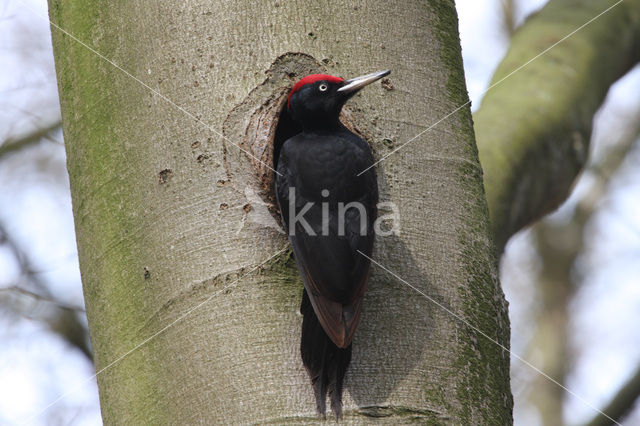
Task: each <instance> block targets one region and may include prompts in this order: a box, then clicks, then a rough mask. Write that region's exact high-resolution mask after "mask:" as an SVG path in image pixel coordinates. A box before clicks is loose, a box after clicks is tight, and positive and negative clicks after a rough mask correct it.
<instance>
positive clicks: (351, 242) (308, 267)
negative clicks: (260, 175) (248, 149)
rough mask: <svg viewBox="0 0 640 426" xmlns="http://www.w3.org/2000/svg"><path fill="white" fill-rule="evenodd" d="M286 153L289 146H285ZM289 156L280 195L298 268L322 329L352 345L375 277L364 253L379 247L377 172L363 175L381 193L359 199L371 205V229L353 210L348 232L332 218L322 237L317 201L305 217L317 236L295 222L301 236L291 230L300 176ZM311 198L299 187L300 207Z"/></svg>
mask: <svg viewBox="0 0 640 426" xmlns="http://www.w3.org/2000/svg"><path fill="white" fill-rule="evenodd" d="M283 151H286V150H283ZM288 167H289V166H287V158H286V154H285V155H283V154H282V152H281V156H280V160H279V163H278V171H279V172H281V175H278V177H277V179H276V195H277V198H278V203H279V205H280V211H281V213H282V218H283V221H284V223H285V227H286V228H287V233H288V234H289V241H290V242H291V246H292V248H293V252H294V256H295V259H296V265H297V266H298V271H299V272H300V276H301V277H302V281H303V283H304V286H305V288H306V289H307V293H308V295H309V299H310V300H311V304H312V306H313V309H314V311H315V313H316V315H317V316H318V319H319V321H320V324H321V325H322V328H323V329H324V330H325V332H326V333H327V335H328V336H329V337H330V338H331V340H332V341H333V342H334V343H335V344H336V345H337V346H338V347H342V348H344V347H347V346H348V345H349V344H350V343H351V341H352V339H353V335H354V332H355V330H356V327H357V325H358V321H359V318H360V311H361V304H362V297H363V296H364V293H365V290H366V287H367V282H368V278H369V267H370V262H369V260H368V259H367V258H366V257H364V256H362V255H361V254H360V253H358V251H361V252H363V253H364V254H366V255H367V256H371V254H372V250H373V240H374V232H373V222H374V221H375V219H376V213H377V212H376V203H377V196H378V194H377V185H376V182H375V172H374V171H373V170H371V171H370V172H367V173H365V174H363V180H364V179H366V181H365V182H364V183H365V184H366V185H367V187H370V188H374V189H375V192H373V193H366V194H364V195H363V197H362V198H361V199H359V200H354V201H359V202H361V203H362V204H363V205H364V206H365V207H366V220H365V226H366V233H365V234H364V235H363V234H362V233H361V232H360V212H359V211H358V210H357V209H349V210H347V215H346V220H345V221H344V222H345V223H344V227H345V233H344V234H345V235H339V232H338V231H339V229H338V221H337V218H335V217H333V218H332V220H330V222H329V232H328V235H322V208H321V205H320V203H315V204H313V206H312V207H311V208H310V209H309V210H308V211H307V213H306V214H305V215H304V218H305V219H306V221H307V222H308V223H309V225H310V226H311V227H312V228H313V230H314V232H315V234H316V235H309V233H308V232H307V230H306V229H305V228H304V227H303V225H302V224H301V223H300V222H297V223H296V224H295V234H294V235H291V233H289V232H288V230H289V222H290V220H292V219H293V218H290V217H289V186H295V182H294V180H295V176H293V175H289V173H287V172H288V171H290V169H289V168H288ZM306 203H307V200H306V199H305V198H304V197H303V196H302V195H301V194H300V193H299V192H298V191H296V200H295V204H296V211H300V209H301V208H303V206H304V205H305V204H306Z"/></svg>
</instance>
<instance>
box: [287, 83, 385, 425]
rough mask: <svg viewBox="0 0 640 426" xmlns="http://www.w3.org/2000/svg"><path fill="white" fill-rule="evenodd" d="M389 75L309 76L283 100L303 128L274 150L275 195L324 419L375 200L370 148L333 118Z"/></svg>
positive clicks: (306, 358) (362, 283)
mask: <svg viewBox="0 0 640 426" xmlns="http://www.w3.org/2000/svg"><path fill="white" fill-rule="evenodd" d="M388 74H389V71H380V72H376V73H373V74H368V75H365V76H361V77H357V78H353V79H350V80H344V79H342V78H339V77H334V76H330V75H325V74H313V75H309V76H307V77H305V78H303V79H302V80H300V81H299V82H297V83H296V84H295V85H294V86H293V89H292V90H291V92H290V93H289V99H288V102H287V110H286V113H288V114H289V115H290V117H291V119H293V120H294V121H295V122H296V123H297V124H298V125H299V126H300V127H301V128H302V132H301V133H298V134H297V135H295V136H293V137H291V138H289V139H287V140H286V141H285V142H284V143H283V145H282V147H281V148H280V151H279V155H278V162H277V170H278V175H277V177H276V196H277V198H278V204H279V207H280V212H281V214H282V220H283V222H284V224H285V227H286V228H287V233H288V235H289V241H290V243H291V247H292V248H293V254H294V257H295V260H296V264H297V266H298V271H299V273H300V276H301V277H302V282H303V283H304V290H303V294H302V305H301V307H300V312H301V313H302V315H303V321H302V338H301V342H300V352H301V355H302V362H303V364H304V366H305V368H306V370H307V372H308V374H309V377H310V379H311V383H312V385H313V390H314V393H315V398H316V406H317V410H318V414H319V415H321V416H323V417H324V416H325V411H326V397H327V393H328V394H329V397H330V400H331V409H332V411H333V413H334V415H335V416H336V418H340V417H341V416H342V384H343V380H344V376H345V373H346V371H347V367H348V366H349V362H350V361H351V341H352V340H353V336H354V333H355V331H356V327H357V326H358V320H359V318H360V311H361V304H362V299H363V296H364V293H365V291H366V289H367V281H368V279H369V266H370V262H369V261H368V260H367V258H366V257H364V256H362V255H361V254H360V253H358V250H359V251H361V252H362V253H364V254H366V255H367V256H371V253H372V250H373V240H374V228H373V223H374V221H375V219H376V216H377V211H376V204H377V202H378V184H377V181H376V172H375V168H374V167H372V166H373V164H374V162H373V155H372V153H371V148H370V147H369V145H368V144H367V143H366V142H365V141H364V140H362V139H361V138H360V137H359V136H357V135H355V134H354V133H352V132H351V131H349V130H348V129H347V128H346V127H345V126H344V125H343V124H342V123H341V122H340V120H339V118H338V117H339V115H340V110H341V109H342V106H343V105H344V104H345V102H346V101H347V100H349V98H351V97H352V96H353V95H354V94H356V93H357V92H358V91H359V90H360V89H361V88H363V87H364V86H366V85H368V84H370V83H373V82H374V81H377V80H379V79H381V78H382V77H384V76H386V75H388ZM365 169H367V170H366V171H365V172H364V173H362V174H360V173H361V172H362V171H363V170H365Z"/></svg>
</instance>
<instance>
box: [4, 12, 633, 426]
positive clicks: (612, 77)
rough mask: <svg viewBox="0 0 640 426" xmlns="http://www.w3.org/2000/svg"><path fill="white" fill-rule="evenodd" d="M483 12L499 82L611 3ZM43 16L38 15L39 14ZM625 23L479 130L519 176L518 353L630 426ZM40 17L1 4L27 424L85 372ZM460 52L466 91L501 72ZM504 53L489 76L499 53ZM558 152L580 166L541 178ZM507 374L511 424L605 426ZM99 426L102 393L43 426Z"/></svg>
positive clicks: (591, 31)
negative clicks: (495, 50) (497, 48)
mask: <svg viewBox="0 0 640 426" xmlns="http://www.w3.org/2000/svg"><path fill="white" fill-rule="evenodd" d="M491 2H492V3H493V5H492V9H491V10H492V11H493V12H492V13H494V15H495V17H494V20H493V21H491V23H488V24H486V25H488V26H489V27H490V28H493V32H494V33H500V34H502V36H503V37H504V40H509V41H508V42H505V43H504V44H505V46H506V44H510V49H509V52H508V53H507V56H506V57H505V58H504V59H503V61H502V62H501V64H500V65H499V66H498V67H497V69H496V71H495V75H494V77H493V82H494V83H495V82H497V81H500V79H502V78H503V77H505V76H507V75H509V73H510V72H512V71H513V70H515V69H517V68H518V67H519V66H521V65H523V64H524V63H525V62H526V61H528V60H529V59H531V58H533V57H534V56H535V55H536V54H538V53H540V52H541V51H542V50H543V49H545V48H547V47H548V46H549V45H550V44H551V43H553V42H556V41H559V40H560V38H561V37H562V36H564V35H567V34H569V33H570V32H572V31H573V30H575V29H577V28H578V27H580V26H581V25H582V24H584V23H585V22H587V21H588V20H589V19H591V18H593V17H594V16H595V15H596V14H597V12H594V11H595V10H601V9H602V4H604V3H607V4H611V5H614V4H615V3H614V2H604V0H602V1H590V0H573V1H568V0H567V1H552V2H551V4H549V5H548V6H547V7H545V9H546V10H543V11H542V12H539V13H537V14H535V15H534V16H533V17H531V18H530V19H528V20H527V21H526V22H525V21H524V19H523V17H524V13H525V11H531V10H532V7H535V6H531V4H529V3H530V2H527V1H526V0H491ZM487 3H489V2H487ZM533 3H535V4H536V5H539V6H542V4H541V2H533ZM34 4H36V5H37V6H38V8H39V10H40V11H42V12H43V13H46V12H45V10H46V9H45V5H44V2H40V3H34ZM465 6H468V7H471V6H470V4H469V3H465V2H463V1H460V2H458V9H459V13H460V14H461V31H462V42H463V49H467V47H466V46H467V45H466V44H465V42H466V40H465V37H475V34H470V33H469V31H470V30H467V31H465V14H464V8H465ZM616 9H619V10H612V11H611V13H607V14H606V15H605V16H603V17H602V18H599V19H598V20H597V21H594V22H593V24H590V25H589V26H587V27H585V28H584V29H583V30H581V31H580V32H578V33H576V34H575V35H574V36H572V37H571V38H570V39H568V40H566V41H565V42H563V43H561V44H559V45H558V46H557V47H555V48H554V49H553V50H552V51H550V52H549V53H547V54H546V55H544V56H543V57H541V58H540V59H538V60H536V61H535V62H532V63H531V64H530V66H527V67H525V68H523V69H522V70H520V71H518V72H517V74H515V75H514V76H513V78H511V77H510V78H509V79H508V80H505V81H504V83H501V84H500V85H497V86H496V88H495V89H491V90H490V91H489V92H488V93H487V94H486V96H485V97H484V99H483V101H482V105H481V106H480V108H479V109H478V110H477V111H476V113H475V121H476V134H477V139H478V145H479V149H480V154H481V159H482V156H483V150H485V152H488V151H486V150H492V149H495V150H497V151H499V152H500V153H503V154H504V155H505V156H507V158H508V161H521V162H522V167H517V168H508V170H507V171H513V170H515V171H516V172H517V174H516V175H515V176H513V177H505V176H504V175H499V177H498V178H496V182H498V184H496V187H495V189H488V197H489V200H490V207H492V214H493V218H494V225H495V229H496V240H497V241H498V245H499V246H504V245H506V249H505V256H504V258H503V262H502V271H501V279H502V283H503V287H504V288H505V292H506V293H507V297H508V299H509V300H510V303H511V305H510V308H511V313H510V315H511V319H512V341H513V343H512V349H513V352H514V353H516V354H519V355H520V356H521V357H523V358H524V359H526V360H528V361H530V362H531V363H532V364H533V365H535V366H536V367H538V368H539V369H540V370H542V371H544V372H545V373H547V374H548V375H549V376H551V377H553V378H554V379H555V380H557V381H558V382H559V383H561V384H562V385H564V386H566V387H567V388H568V389H571V390H572V391H574V392H575V393H576V394H578V395H580V396H582V397H584V398H585V399H586V400H588V401H589V402H590V404H591V405H593V406H595V407H597V408H598V409H602V410H604V411H605V412H606V413H607V414H609V415H610V416H612V417H614V418H615V419H624V423H625V424H634V423H636V424H637V423H638V422H640V409H638V408H637V402H636V401H637V399H638V395H640V349H639V348H640V336H638V333H637V332H636V330H635V328H636V327H635V324H636V323H637V321H638V320H639V319H640V294H639V289H640V287H639V286H638V284H639V283H638V280H639V278H638V277H640V270H639V268H640V262H638V258H639V253H640V251H639V249H640V204H639V201H638V199H640V197H638V196H637V194H638V190H640V173H639V172H638V164H639V163H640V150H639V148H638V134H639V132H640V125H638V123H640V102H638V99H639V98H640V96H638V94H639V90H640V72H639V70H638V69H637V68H636V69H633V70H632V71H629V70H630V69H631V68H632V67H633V65H635V63H637V61H638V55H639V53H640V48H639V46H638V41H639V40H640V36H639V31H638V21H637V18H638V14H639V13H640V12H639V11H638V2H637V1H635V2H634V1H632V0H628V1H625V2H624V3H623V4H621V5H619V6H616ZM18 12H19V14H18ZM474 18H475V19H480V18H479V17H474ZM38 19H39V18H37V17H34V16H32V15H30V12H28V11H25V10H24V9H22V6H21V4H20V3H12V2H8V3H7V2H5V3H4V4H3V5H0V31H1V34H2V36H1V37H0V49H2V50H1V51H0V55H2V56H0V58H2V59H1V60H2V61H3V62H4V63H7V64H10V65H11V66H10V67H7V68H5V69H4V70H2V71H0V321H1V322H0V336H1V337H0V423H11V422H16V421H18V420H20V419H24V418H26V417H29V415H30V414H33V413H34V412H35V411H39V409H40V407H42V408H44V406H46V405H47V404H48V403H49V402H51V401H53V400H55V399H56V398H57V397H58V395H60V394H63V393H65V392H67V391H69V390H70V389H72V388H73V387H75V386H76V385H77V384H79V383H82V378H83V377H87V376H90V374H91V373H92V372H91V368H92V365H91V351H90V348H89V339H88V331H87V327H86V318H85V317H84V310H83V307H82V297H81V296H82V293H81V289H80V281H79V273H78V266H77V260H76V259H75V258H74V256H76V255H77V254H76V253H75V252H74V251H73V250H74V249H73V248H71V249H70V247H72V244H73V243H74V238H73V227H72V224H71V213H70V212H71V207H70V197H69V195H68V178H67V176H66V169H65V164H64V148H63V146H62V135H61V131H60V117H59V110H58V106H57V102H58V101H57V94H56V89H55V75H54V70H53V61H52V56H51V51H50V49H51V48H50V38H49V35H48V33H47V31H48V27H47V26H46V25H44V26H43V25H40V24H41V22H39V21H38ZM523 22H524V23H523ZM34 24H37V25H34ZM476 25H477V24H476ZM519 27H520V28H519ZM489 32H491V31H489ZM5 35H6V36H5ZM484 43H486V44H489V43H490V41H484ZM498 44H499V43H498ZM580 52H582V53H584V56H581V55H580ZM463 53H464V54H465V67H466V72H467V79H468V80H470V79H472V78H473V77H474V73H476V72H477V71H476V69H477V68H479V67H482V66H483V65H484V67H485V68H486V69H488V70H489V71H488V72H493V67H492V66H489V67H487V65H486V64H478V63H476V62H474V57H473V53H472V52H471V53H470V52H468V51H463ZM502 53H504V52H500V53H499V55H500V56H501V55H502ZM485 54H486V53H484V52H482V53H480V55H485ZM494 56H496V58H495V59H493V60H494V61H496V62H497V61H498V60H499V59H500V56H497V55H494ZM477 60H479V59H476V61H477ZM482 60H487V61H488V59H485V58H482ZM496 64H497V63H496ZM627 71H629V72H628V75H627V76H626V77H623V76H624V75H625V73H627ZM484 72H485V73H486V72H487V71H484ZM516 76H517V78H516ZM619 78H623V79H624V81H620V82H619V83H618V86H619V87H620V89H619V90H618V91H617V93H614V91H615V88H616V86H614V87H613V89H612V90H609V88H610V87H611V86H612V84H613V83H614V82H615V81H616V80H618V79H619ZM480 80H482V79H480ZM489 84H490V83H489ZM478 86H479V87H481V89H485V88H486V87H488V84H487V82H484V83H479V84H476V85H475V86H474V84H473V83H471V82H470V83H469V87H470V90H471V92H472V93H471V95H472V98H474V99H477V97H478V96H479V95H478V93H480V91H481V90H480V89H478V90H475V94H474V87H478ZM523 90H525V91H526V93H527V95H525V96H523V95H522V94H521V93H522V91H523ZM608 91H609V97H608V99H607V101H605V104H604V106H603V107H602V108H601V109H600V110H599V112H598V113H596V110H597V109H598V107H600V104H601V102H602V100H603V98H604V96H605V94H606V93H607V92H608ZM560 101H562V102H560ZM492 109H493V110H492ZM547 113H548V114H549V115H545V114H547ZM518 114H522V115H518ZM523 116H527V117H535V118H536V119H535V120H533V119H532V120H530V121H527V120H524V119H523V118H522V117H523ZM592 120H595V128H594V131H593V132H592V131H591V128H592ZM525 124H526V127H525ZM510 129H513V131H514V132H516V133H508V132H509V131H510ZM523 129H525V131H524V132H523V131H522V130H523ZM498 130H499V131H498ZM518 131H520V132H522V133H517V132H518ZM503 132H504V133H503ZM589 140H590V141H591V143H590V148H589V143H588V141H589ZM523 146H524V147H526V148H527V149H525V150H521V149H520V148H522V147H523ZM555 147H563V149H566V150H567V151H566V152H570V153H571V156H572V158H574V159H575V161H574V162H571V163H562V164H561V167H560V168H556V169H553V170H549V169H548V168H547V166H548V165H553V164H552V161H550V159H551V158H554V157H553V156H554V153H555V151H554V148H555ZM566 152H565V153H566ZM587 152H590V154H589V160H587V155H586V154H587ZM495 158H500V157H499V156H496V157H495ZM585 162H586V166H585V168H584V171H582V172H581V175H580V177H579V181H578V182H577V183H575V184H574V183H573V178H574V176H575V175H576V174H577V173H578V172H579V171H580V170H581V169H582V167H583V165H584V164H585ZM483 167H484V168H485V175H486V176H487V177H488V179H489V180H491V179H493V176H494V171H495V172H497V173H500V172H502V171H503V170H502V169H501V165H500V164H498V165H496V166H489V165H488V164H485V161H483ZM487 169H491V172H489V173H487ZM539 173H544V174H545V175H546V176H548V177H549V180H548V181H547V182H545V183H544V185H543V187H542V188H536V187H534V186H533V185H532V186H531V187H527V188H525V191H524V192H522V187H518V194H520V196H521V194H523V193H524V194H527V196H526V197H524V198H522V199H518V200H516V202H514V200H513V198H510V197H511V195H512V194H514V193H515V191H514V190H513V188H514V186H513V185H516V184H517V183H520V184H521V185H524V184H526V183H527V182H534V181H535V182H540V180H535V179H533V178H532V179H528V178H527V176H536V175H537V174H539ZM507 182H516V183H515V184H512V185H505V183H507ZM489 185H491V184H489ZM570 190H572V195H571V197H570V198H569V199H568V201H567V202H566V203H565V204H564V205H563V206H562V207H561V208H560V209H559V210H558V211H557V212H555V213H553V214H552V215H550V216H548V217H547V218H545V219H543V220H541V221H538V222H537V223H535V224H534V225H533V226H531V227H530V228H529V229H527V230H526V231H524V232H522V233H520V234H518V235H517V236H516V237H515V238H513V239H512V242H511V243H509V244H507V239H508V237H509V236H510V235H511V233H512V232H513V231H515V230H517V229H519V228H521V227H522V226H523V225H525V224H528V223H530V222H531V221H532V220H534V219H535V218H537V217H538V216H540V215H541V214H542V213H543V212H548V211H551V210H553V209H554V208H555V207H556V206H557V204H558V203H559V202H561V201H562V200H564V196H565V194H566V193H568V192H569V191H570ZM550 191H551V192H554V191H557V194H558V195H557V196H556V197H553V198H554V200H555V201H556V203H555V204H552V205H546V204H545V205H540V204H538V203H536V202H537V200H538V198H537V197H542V198H545V199H546V198H547V197H546V195H548V193H549V192H550ZM491 197H494V198H493V199H494V200H496V201H494V202H492V201H491ZM505 199H508V200H509V202H508V204H509V205H510V206H511V205H516V206H519V205H522V207H521V208H520V212H521V217H520V220H518V221H517V222H516V223H503V222H500V220H501V219H500V217H501V216H500V208H499V207H496V206H500V204H501V202H502V200H505ZM519 203H520V204H519ZM511 213H512V212H511ZM514 216H516V217H518V215H514ZM496 218H497V219H496ZM501 233H502V234H501ZM62 234H65V235H66V237H63V236H62ZM512 368H513V371H512V387H513V392H514V397H515V420H516V424H518V423H521V424H544V425H556V424H561V423H564V422H567V423H584V422H589V424H592V425H599V424H609V423H610V422H608V421H607V420H606V419H605V418H603V417H602V416H597V415H596V412H595V411H594V410H593V409H592V408H591V407H589V406H587V405H585V403H584V402H583V401H580V400H577V399H575V398H574V397H572V396H571V395H570V394H568V393H567V392H566V391H565V390H564V389H563V388H562V387H560V386H558V385H557V384H555V383H553V382H551V381H549V380H548V379H547V378H545V377H543V376H541V375H539V374H537V373H536V372H535V371H533V370H531V369H530V368H529V367H528V366H526V365H524V364H522V363H520V362H518V361H517V360H513V362H512ZM88 389H90V391H88ZM77 394H82V396H78V395H77ZM17 400H22V403H17V402H16V401H17ZM634 407H635V409H634ZM628 412H632V413H631V415H630V416H629V417H627V418H625V417H624V415H625V413H628ZM98 415H99V409H98V407H97V394H96V391H95V382H93V383H92V384H87V385H86V386H84V387H83V390H80V391H78V392H76V393H74V394H73V395H70V396H69V398H68V400H63V401H61V402H60V403H59V404H56V405H55V406H54V407H52V408H51V410H50V411H49V412H47V413H46V414H45V416H44V417H43V419H46V420H43V422H44V423H49V424H52V423H60V424H75V423H87V424H95V423H99V422H100V419H99V417H98ZM563 419H564V420H563ZM621 421H622V420H621Z"/></svg>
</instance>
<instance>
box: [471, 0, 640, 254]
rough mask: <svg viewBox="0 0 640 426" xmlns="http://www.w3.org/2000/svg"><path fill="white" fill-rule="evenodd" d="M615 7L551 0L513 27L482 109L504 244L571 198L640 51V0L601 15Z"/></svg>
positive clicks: (481, 132)
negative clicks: (594, 134) (600, 125)
mask: <svg viewBox="0 0 640 426" xmlns="http://www.w3.org/2000/svg"><path fill="white" fill-rule="evenodd" d="M610 6H612V4H611V3H608V2H602V1H593V0H574V1H566V0H552V1H550V2H549V3H548V4H547V5H546V6H545V7H544V8H543V9H542V10H540V11H539V12H538V13H536V14H535V15H533V16H532V17H531V18H529V19H528V20H527V21H526V22H525V23H524V24H523V25H522V27H521V28H519V29H518V31H517V32H516V34H515V35H514V37H513V39H512V41H511V46H510V48H509V51H508V52H507V54H506V55H505V57H504V59H503V60H502V62H501V63H500V65H499V66H498V68H497V70H496V72H495V74H494V76H493V78H492V82H491V85H492V86H493V85H495V86H494V87H492V88H491V89H490V90H489V91H488V92H487V93H486V95H485V97H484V99H483V100H482V105H481V107H480V109H479V110H478V111H477V112H476V114H475V117H474V119H475V128H476V137H477V141H478V147H479V149H480V160H481V162H482V166H483V169H484V173H485V175H484V185H485V188H486V191H487V199H488V202H489V208H490V210H491V217H492V227H493V232H494V234H495V236H496V243H497V245H498V248H499V249H500V250H502V249H503V247H504V245H505V244H506V242H507V240H508V238H509V237H510V236H511V235H513V234H514V233H515V232H517V231H518V230H519V229H521V228H522V227H523V226H525V225H527V224H529V223H530V222H532V221H534V220H536V219H537V218H540V217H541V216H542V215H544V214H546V213H548V212H549V211H551V210H553V209H554V208H556V207H557V206H558V205H559V204H560V203H561V202H562V201H564V200H565V198H566V197H567V195H568V193H569V191H570V188H571V185H572V184H573V181H574V178H575V177H576V176H577V174H578V173H579V172H580V170H581V169H582V167H583V165H584V164H585V162H586V158H587V153H588V149H589V138H590V135H591V124H592V119H593V115H594V113H595V112H596V110H597V108H598V107H599V106H600V104H601V103H602V100H603V99H604V96H605V95H606V93H607V91H608V89H609V86H610V85H611V84H612V83H613V82H614V81H615V80H616V79H618V78H619V77H620V76H622V75H623V74H624V73H625V72H626V71H627V70H628V69H629V68H630V66H632V65H633V64H634V63H635V62H636V61H637V60H638V58H639V57H640V49H638V42H637V40H638V38H639V36H640V19H639V18H640V1H638V0H630V1H625V2H622V3H620V4H619V5H617V6H615V7H614V8H612V9H611V10H609V11H608V12H606V13H604V14H602V15H601V16H599V17H598V18H597V19H595V20H593V18H595V17H596V16H598V15H599V14H601V13H602V12H604V11H605V9H607V8H609V7H610ZM591 20H592V21H591ZM589 21H591V22H590V23H589V24H588V25H586V26H584V27H583V28H581V29H580V30H579V31H577V32H575V33H573V34H572V32H574V31H576V30H577V29H578V28H580V27H581V26H583V25H584V24H586V23H587V22H589ZM570 34H572V35H570ZM569 35H570V36H569ZM567 36H569V37H567ZM556 43H557V44H556ZM547 49H549V50H547ZM543 52H545V53H544V54H542V53H543ZM538 55H540V56H538ZM525 64H526V65H525ZM523 65H524V67H523Z"/></svg>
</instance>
